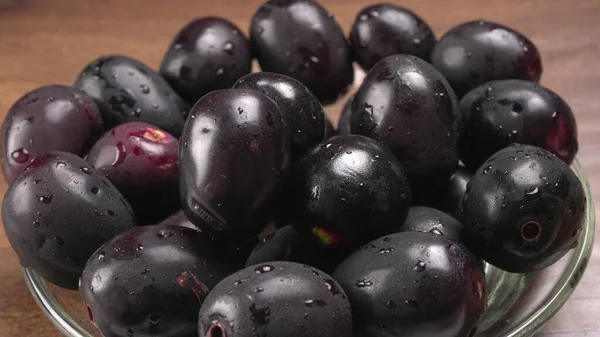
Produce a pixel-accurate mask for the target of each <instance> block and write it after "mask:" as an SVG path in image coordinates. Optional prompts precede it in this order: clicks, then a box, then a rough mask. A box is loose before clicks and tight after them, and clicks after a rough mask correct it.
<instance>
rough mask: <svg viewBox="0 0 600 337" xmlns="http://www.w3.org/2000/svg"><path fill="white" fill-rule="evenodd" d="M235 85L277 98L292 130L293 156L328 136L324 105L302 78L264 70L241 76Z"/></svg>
mask: <svg viewBox="0 0 600 337" xmlns="http://www.w3.org/2000/svg"><path fill="white" fill-rule="evenodd" d="M233 88H234V89H250V90H257V91H260V92H261V93H263V94H265V95H266V96H267V97H269V98H271V99H272V100H273V101H275V103H276V104H277V106H279V109H280V110H281V113H282V114H283V118H284V119H285V124H286V125H287V129H288V131H289V132H290V139H291V151H292V160H294V161H295V160H297V159H299V158H300V157H301V156H302V154H304V153H305V152H306V151H308V150H309V149H310V148H311V147H313V146H314V145H316V144H317V143H319V142H320V141H322V140H323V139H324V138H325V131H326V117H325V113H324V112H323V107H322V106H321V103H320V102H319V100H318V99H317V98H316V97H315V95H313V93H312V92H310V90H309V89H308V88H307V87H306V86H305V85H304V84H302V83H300V82H299V81H297V80H295V79H293V78H291V77H288V76H285V75H281V74H274V73H267V72H261V73H253V74H249V75H246V76H244V77H242V78H240V79H239V80H238V81H237V82H236V83H235V84H234V86H233Z"/></svg>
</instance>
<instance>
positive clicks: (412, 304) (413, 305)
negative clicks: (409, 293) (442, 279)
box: [404, 299, 421, 311]
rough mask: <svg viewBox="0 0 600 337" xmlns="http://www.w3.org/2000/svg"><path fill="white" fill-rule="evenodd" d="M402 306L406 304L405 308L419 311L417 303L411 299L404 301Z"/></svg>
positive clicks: (419, 307)
mask: <svg viewBox="0 0 600 337" xmlns="http://www.w3.org/2000/svg"><path fill="white" fill-rule="evenodd" d="M404 304H406V306H407V307H409V308H412V309H415V310H417V311H419V310H421V306H420V305H419V302H417V301H415V300H413V299H410V300H406V301H405V302H404Z"/></svg>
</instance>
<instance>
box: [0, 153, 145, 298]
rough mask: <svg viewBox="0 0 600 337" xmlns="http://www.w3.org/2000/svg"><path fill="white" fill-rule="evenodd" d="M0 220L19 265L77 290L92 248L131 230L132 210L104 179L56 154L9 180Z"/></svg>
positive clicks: (79, 161) (78, 162) (39, 159)
mask: <svg viewBox="0 0 600 337" xmlns="http://www.w3.org/2000/svg"><path fill="white" fill-rule="evenodd" d="M2 220H3V222H4V230H5V231H6V236H7V237H8V240H9V241H10V244H11V245H12V247H13V249H14V250H15V252H16V253H17V256H18V257H19V259H20V260H21V263H22V264H23V265H24V266H26V267H30V268H32V269H34V270H35V271H36V272H37V273H38V274H39V275H41V276H42V277H44V278H45V279H47V280H48V281H50V282H52V283H54V284H56V285H58V286H61V287H64V288H69V289H77V280H78V279H79V276H80V275H81V272H82V271H83V267H84V265H85V263H86V261H87V259H88V258H89V257H90V256H91V255H92V254H93V253H94V251H95V250H96V249H98V247H100V246H101V245H102V244H103V243H104V242H106V241H107V240H109V239H110V238H112V237H113V236H115V235H117V234H119V233H121V232H124V231H126V230H128V229H130V228H132V227H134V226H135V218H134V214H133V210H132V209H131V207H130V206H129V204H128V203H127V201H125V199H123V196H121V193H119V191H118V190H117V189H116V188H115V187H114V186H113V185H112V184H111V183H110V182H109V181H108V180H107V179H106V178H104V177H103V176H102V175H101V174H99V173H98V172H97V171H96V170H95V169H94V168H93V167H91V166H90V165H89V164H88V163H87V162H86V161H85V160H83V159H81V158H80V157H78V156H76V155H74V154H72V153H66V152H58V151H56V152H48V153H46V154H43V155H40V156H37V157H36V158H35V159H34V160H33V161H32V162H31V164H30V165H29V166H28V167H27V169H26V170H25V171H24V172H23V173H21V174H20V175H19V176H18V177H17V178H16V179H15V180H14V181H13V183H12V184H11V186H10V188H9V189H8V191H7V192H6V195H5V196H4V202H3V204H2Z"/></svg>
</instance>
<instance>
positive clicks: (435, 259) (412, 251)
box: [333, 232, 487, 337]
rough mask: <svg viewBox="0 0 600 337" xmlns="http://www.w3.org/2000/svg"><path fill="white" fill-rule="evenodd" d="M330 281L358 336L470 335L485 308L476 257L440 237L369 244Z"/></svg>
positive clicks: (398, 237)
mask: <svg viewBox="0 0 600 337" xmlns="http://www.w3.org/2000/svg"><path fill="white" fill-rule="evenodd" d="M333 277H334V279H335V280H336V281H338V282H339V283H340V285H341V286H342V288H344V289H345V290H346V294H347V295H348V298H349V299H350V303H351V305H352V314H353V317H354V328H355V330H356V332H357V335H358V336H361V337H371V336H373V337H376V336H377V337H379V336H402V337H413V336H415V337H416V336H419V337H422V336H444V337H464V336H473V335H474V334H475V331H476V330H477V326H478V324H479V320H480V318H481V316H482V315H483V312H484V310H485V306H486V300H487V298H486V297H487V295H486V285H485V277H484V274H483V271H482V270H481V269H480V267H479V262H478V261H477V258H476V257H475V256H474V255H473V254H471V253H470V252H469V251H467V250H465V249H463V248H462V247H461V246H460V245H459V244H456V243H454V242H452V241H450V240H448V239H446V238H444V237H443V236H440V235H434V234H431V233H420V232H404V233H396V234H391V235H388V236H385V237H382V238H379V239H377V240H375V241H372V242H370V243H368V244H366V245H365V246H363V247H362V248H360V249H359V250H357V251H356V252H355V253H354V254H352V255H351V256H350V257H348V258H347V259H346V260H345V261H344V262H342V264H341V265H340V266H339V267H338V268H337V269H336V270H335V272H334V273H333Z"/></svg>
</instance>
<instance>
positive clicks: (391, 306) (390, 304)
mask: <svg viewBox="0 0 600 337" xmlns="http://www.w3.org/2000/svg"><path fill="white" fill-rule="evenodd" d="M385 306H386V307H387V308H388V309H394V308H396V307H397V306H398V305H396V302H394V301H391V300H390V301H387V302H385Z"/></svg>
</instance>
